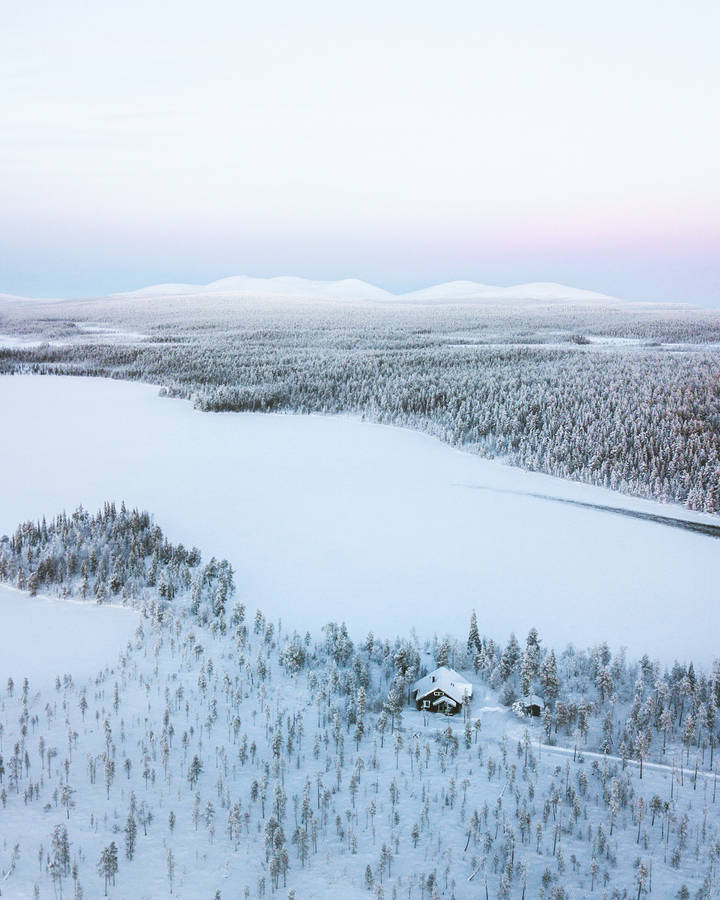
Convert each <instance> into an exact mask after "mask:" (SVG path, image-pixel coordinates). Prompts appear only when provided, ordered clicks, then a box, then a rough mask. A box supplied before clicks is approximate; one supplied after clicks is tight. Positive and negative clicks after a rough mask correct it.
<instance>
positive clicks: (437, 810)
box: [0, 502, 720, 900]
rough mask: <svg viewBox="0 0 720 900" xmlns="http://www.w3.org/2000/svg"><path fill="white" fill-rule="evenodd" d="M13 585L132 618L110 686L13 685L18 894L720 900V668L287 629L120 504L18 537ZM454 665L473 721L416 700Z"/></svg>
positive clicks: (8, 841)
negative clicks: (466, 687)
mask: <svg viewBox="0 0 720 900" xmlns="http://www.w3.org/2000/svg"><path fill="white" fill-rule="evenodd" d="M0 580H2V581H3V582H5V583H6V584H9V585H12V586H13V587H16V588H20V589H23V590H25V591H27V592H28V593H29V594H30V595H36V596H42V595H51V596H58V597H63V596H65V597H74V598H84V599H82V601H81V602H84V603H86V604H92V605H94V606H97V607H99V608H102V607H103V605H105V606H106V605H108V604H110V605H117V604H121V605H124V606H127V607H131V608H134V609H135V610H137V615H138V625H137V629H136V631H135V635H134V638H133V639H132V640H131V641H130V642H129V643H128V644H127V646H125V647H124V648H122V649H121V652H120V654H119V656H118V658H117V659H116V660H108V664H107V666H106V667H104V668H103V669H102V671H100V672H98V673H97V676H96V677H94V678H92V679H89V680H82V681H75V680H74V679H73V677H72V675H71V674H69V673H68V672H64V671H60V672H58V673H57V677H56V679H55V681H54V684H53V683H50V684H49V685H42V686H41V687H40V688H38V687H36V686H35V685H34V684H33V683H32V679H29V678H28V676H27V673H25V672H22V671H18V672H16V673H14V675H13V677H11V678H9V679H8V681H7V684H6V685H3V686H2V693H1V694H0V757H2V758H1V759H0V803H1V808H0V822H2V838H1V843H0V891H2V896H9V897H33V898H44V897H62V896H65V897H73V898H75V900H78V898H82V897H100V896H103V895H107V896H112V897H118V898H119V897H128V898H130V897H132V898H140V897H148V898H149V897H153V898H155V897H160V896H168V897H169V896H171V895H172V896H179V897H183V896H184V897H193V898H198V897H207V898H208V900H221V898H225V900H227V898H235V897H242V898H246V900H247V898H262V897H272V896H279V897H287V898H289V900H293V898H297V900H300V898H306V897H323V896H328V895H331V894H333V892H337V895H338V896H340V895H342V896H343V897H358V898H360V897H368V896H370V897H374V898H388V900H389V898H405V897H407V898H408V900H414V898H417V900H434V898H439V897H447V898H452V897H455V898H465V897H467V898H478V897H486V898H489V897H493V898H495V897H497V898H511V897H512V898H526V897H527V898H530V897H540V898H554V900H561V898H576V897H578V898H579V897H594V896H597V897H598V898H601V897H602V898H626V897H633V898H638V900H639V898H642V897H644V896H647V895H654V896H658V897H664V898H665V897H667V898H669V897H678V898H689V897H697V898H706V897H707V898H710V897H716V896H718V890H719V889H720V882H719V873H718V860H719V859H720V815H719V811H720V810H719V808H718V805H717V804H716V799H717V797H716V787H717V785H716V782H717V761H716V759H715V748H716V743H717V741H718V737H719V734H720V722H718V707H720V665H718V666H716V667H714V668H713V670H712V671H709V672H703V671H697V670H696V669H695V668H694V666H693V665H692V663H690V664H688V665H680V664H676V665H674V666H673V667H671V668H664V667H661V666H660V665H659V664H658V663H656V662H654V661H653V660H651V659H650V658H649V657H648V656H643V657H642V658H641V659H639V660H630V659H627V658H626V656H625V654H624V653H622V652H620V653H615V654H613V653H611V652H610V650H609V649H608V647H607V646H606V645H602V644H601V645H599V646H595V647H590V648H587V649H582V650H580V649H575V648H573V647H567V648H565V649H562V648H552V647H546V646H545V645H544V642H543V640H542V636H541V635H539V634H538V632H537V631H536V630H535V629H531V630H530V632H529V633H528V634H527V636H525V637H522V638H521V639H518V638H517V637H516V636H515V635H512V634H511V635H509V636H508V637H507V638H505V639H504V640H503V641H501V640H499V637H500V636H498V635H493V636H488V635H485V634H483V628H482V622H483V611H482V609H481V608H478V609H477V610H475V611H471V610H468V622H469V627H468V632H467V635H462V636H459V635H439V636H436V637H435V638H434V639H432V640H428V641H423V642H420V641H419V640H418V639H417V637H415V636H414V634H413V633H411V634H409V635H406V636H396V637H391V636H386V635H374V634H372V633H370V634H368V635H363V636H360V635H351V634H350V633H348V629H347V628H346V627H345V625H343V624H342V623H337V622H330V623H328V624H327V625H326V626H325V627H324V628H323V629H322V632H321V633H319V634H314V635H312V634H310V633H304V634H300V633H296V632H293V633H288V632H287V631H286V630H285V629H284V628H283V623H282V621H279V620H278V621H270V620H268V619H267V618H266V617H265V616H264V615H263V613H262V612H261V611H251V610H249V609H246V607H245V605H244V604H243V603H241V602H239V601H238V600H237V599H236V596H235V594H236V582H240V583H241V582H242V573H241V572H233V571H232V569H231V567H230V566H229V564H228V563H227V562H225V561H222V560H216V559H211V560H210V561H209V562H207V563H203V560H202V559H201V556H200V553H199V551H198V550H197V549H195V548H190V549H186V548H184V547H183V546H181V545H173V544H171V543H170V542H168V541H167V539H166V538H165V536H164V535H163V532H162V530H161V529H160V528H159V527H158V526H157V525H156V524H155V523H154V522H153V520H152V518H151V516H150V515H149V514H148V513H147V512H141V511H138V510H130V509H128V508H126V507H125V505H124V504H121V505H120V506H116V505H115V504H114V503H112V502H107V503H106V504H105V505H104V506H103V508H102V509H101V510H99V511H98V512H96V513H93V514H91V513H89V512H88V511H86V510H84V509H82V508H80V509H78V510H76V511H75V512H74V513H72V514H65V513H63V514H60V515H58V516H56V517H55V518H53V519H50V520H42V521H40V522H25V523H24V524H22V525H20V526H19V527H18V528H17V530H16V531H15V532H14V533H13V534H11V535H8V536H4V537H3V538H2V539H1V540H0ZM25 602H30V601H29V600H26V601H25ZM53 639H55V640H62V636H61V635H58V636H55V637H54V638H53ZM437 665H450V666H452V667H454V668H455V669H458V670H460V671H461V672H462V673H464V675H465V677H466V678H467V679H468V680H470V681H471V682H472V683H473V686H474V690H473V699H472V702H471V703H469V704H466V705H465V706H464V709H463V714H462V715H459V716H455V717H446V716H444V715H441V714H432V713H427V712H424V711H417V710H416V709H415V705H414V703H412V702H411V701H412V693H411V692H412V686H413V684H414V682H415V681H416V680H417V679H418V678H419V677H421V676H422V675H424V674H425V673H427V672H428V671H431V670H432V669H433V668H435V666H437ZM71 666H72V660H68V668H71ZM531 693H532V694H537V695H539V696H540V697H541V698H542V700H543V701H544V709H543V712H542V715H541V716H540V717H528V716H526V715H524V713H523V707H522V704H521V703H518V702H517V701H518V699H519V698H521V697H524V696H526V695H528V694H531Z"/></svg>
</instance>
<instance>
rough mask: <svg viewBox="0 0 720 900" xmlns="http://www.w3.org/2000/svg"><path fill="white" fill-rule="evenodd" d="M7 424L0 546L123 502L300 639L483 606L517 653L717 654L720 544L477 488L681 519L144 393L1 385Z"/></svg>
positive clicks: (442, 625) (414, 444)
mask: <svg viewBox="0 0 720 900" xmlns="http://www.w3.org/2000/svg"><path fill="white" fill-rule="evenodd" d="M0 416H1V419H0V426H1V434H2V440H1V441H0V473H2V474H1V475H0V534H3V533H10V532H11V531H12V530H13V529H14V528H15V527H16V525H17V524H18V523H19V522H20V521H22V520H25V519H28V518H32V519H35V518H40V517H42V516H43V515H45V516H52V515H54V514H55V513H57V512H59V511H60V510H62V509H65V510H72V509H74V508H75V507H76V506H78V505H79V504H83V505H84V506H85V507H87V508H89V509H95V508H97V507H99V506H101V505H102V503H103V502H104V501H105V500H115V501H118V502H119V501H120V500H123V499H124V500H125V501H126V502H127V503H128V504H129V505H132V506H138V507H140V508H144V509H148V510H149V511H150V512H151V513H153V515H154V516H155V518H156V521H157V522H158V524H159V525H160V526H161V527H162V528H163V529H164V530H165V531H166V533H167V535H168V537H169V539H170V540H172V541H173V542H178V541H182V542H183V543H184V544H186V545H193V544H194V545H197V546H198V547H200V549H201V550H202V552H203V554H204V555H205V556H206V557H207V556H209V555H211V554H213V555H215V556H221V557H222V556H224V557H227V558H228V559H229V560H230V561H231V562H232V564H233V566H234V568H235V569H236V573H237V575H236V582H237V585H238V599H240V600H242V601H245V602H247V603H248V605H249V608H251V609H255V608H260V609H262V610H263V612H265V614H266V615H268V616H271V617H282V619H283V621H284V622H285V623H286V624H287V625H288V626H290V627H295V628H298V629H303V630H304V629H306V628H309V629H311V630H313V629H314V630H317V629H318V628H319V627H320V626H321V625H322V624H324V623H325V622H327V621H328V620H331V619H332V620H337V621H340V620H345V621H347V623H348V625H349V627H350V629H351V632H352V634H353V635H354V636H355V637H358V638H360V637H362V636H364V634H365V633H366V632H367V631H368V630H371V629H372V630H373V631H375V632H376V633H377V634H378V635H382V636H385V635H393V634H395V633H407V632H408V630H409V629H411V628H415V629H416V631H417V632H418V634H419V635H420V636H421V637H423V636H427V635H431V634H432V633H434V632H437V633H439V634H444V633H451V634H454V635H456V636H463V635H464V634H465V632H466V630H467V623H468V619H469V614H470V610H471V609H472V608H473V607H474V608H476V609H477V611H478V616H479V620H480V627H481V631H483V632H484V633H485V634H487V635H489V636H492V637H494V638H496V639H499V640H502V641H504V640H505V639H506V638H507V635H508V633H509V632H510V631H511V630H514V631H516V632H517V633H518V634H519V635H521V636H522V635H524V634H525V633H526V632H527V630H528V628H529V627H530V626H535V627H537V628H538V629H539V631H540V634H541V637H542V638H543V640H544V641H545V643H546V645H548V646H555V647H562V646H564V645H565V644H566V643H567V642H569V641H573V642H575V643H576V644H577V645H578V646H586V645H591V644H594V643H596V642H599V641H602V640H607V641H608V643H609V644H610V645H611V647H613V648H617V647H619V646H627V647H628V649H629V651H630V653H631V654H632V655H639V654H641V653H643V652H647V653H648V654H649V655H650V656H651V658H658V659H660V660H661V661H662V662H664V663H671V662H672V661H673V659H674V658H675V657H678V658H680V659H685V660H686V661H687V660H688V659H690V658H692V659H693V660H694V661H695V662H696V663H700V664H702V665H703V666H708V665H709V664H710V663H711V661H712V659H713V658H714V656H715V655H716V654H717V647H716V635H717V629H718V625H719V624H720V614H719V613H718V610H717V600H716V595H717V591H716V583H715V577H714V572H715V569H716V565H717V558H718V549H719V545H718V543H717V541H716V540H715V539H713V538H710V537H705V536H702V535H698V534H692V533H689V532H683V531H680V530H678V529H674V528H668V527H666V526H662V525H658V524H654V523H651V522H644V521H639V520H633V519H626V518H622V517H619V516H616V515H613V514H608V513H603V512H598V511H594V510H588V509H581V508H577V507H571V506H565V505H563V504H558V503H552V502H548V501H545V500H542V499H537V498H532V497H526V496H521V495H518V494H505V493H497V492H495V491H488V490H476V489H473V488H475V487H478V486H481V487H490V488H499V489H503V490H513V491H528V492H534V493H542V494H549V495H554V496H560V497H570V498H573V499H580V500H585V501H590V502H596V503H610V504H614V505H618V506H620V505H624V506H628V507H632V508H634V509H642V510H646V511H651V512H657V513H659V514H661V515H671V514H673V508H671V507H668V506H664V505H661V504H655V503H650V502H646V501H639V500H633V499H631V498H625V497H621V496H620V495H618V494H614V493H611V492H609V491H604V490H601V489H597V488H591V487H588V486H584V485H577V484H572V483H569V482H565V481H562V480H560V479H555V478H551V477H549V476H544V475H538V474H533V473H528V472H524V471H521V470H518V469H515V468H511V467H509V466H505V465H503V464H501V463H498V462H494V461H488V460H483V459H480V458H479V457H476V456H474V455H471V454H467V453H463V452H460V451H457V450H454V449H452V448H450V447H448V446H446V445H444V444H442V443H441V442H440V441H437V440H435V439H433V438H430V437H427V436H425V435H422V434H417V433H415V432H412V431H409V430H405V429H400V428H396V427H390V426H383V425H374V424H368V423H365V422H362V421H360V420H357V419H352V418H340V417H322V416H294V415H262V414H236V413H219V414H209V413H201V412H198V411H196V410H193V409H192V407H191V405H190V404H189V403H188V402H186V401H182V400H171V399H167V398H160V397H159V396H158V390H157V388H156V387H153V386H149V385H143V384H137V383H126V382H118V381H111V380H103V379H91V378H71V377H62V376H53V377H49V376H43V377H39V376H29V375H28V376H7V377H2V378H0ZM675 512H676V513H677V514H678V515H679V516H681V517H682V516H684V511H683V510H680V509H679V508H676V509H675ZM706 518H707V519H708V521H713V519H711V518H710V517H706ZM715 521H716V520H715Z"/></svg>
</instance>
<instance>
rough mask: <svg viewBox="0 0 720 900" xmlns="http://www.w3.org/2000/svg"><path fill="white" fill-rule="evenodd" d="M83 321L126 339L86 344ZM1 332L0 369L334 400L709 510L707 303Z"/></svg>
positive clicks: (478, 308) (324, 408)
mask: <svg viewBox="0 0 720 900" xmlns="http://www.w3.org/2000/svg"><path fill="white" fill-rule="evenodd" d="M88 322H90V323H91V325H90V327H89V326H88ZM98 322H100V323H102V325H103V326H105V327H107V328H109V329H110V330H112V329H116V332H115V333H116V334H118V335H120V337H121V338H122V335H123V333H127V332H128V331H130V332H132V334H133V336H132V339H130V340H124V341H120V342H118V341H117V340H113V341H98V340H97V339H94V338H93V334H92V330H91V328H94V329H97V328H98V325H97V323H98ZM93 323H94V324H93ZM0 331H4V332H6V333H11V334H15V335H20V336H21V337H24V338H32V341H33V342H32V346H25V347H23V346H22V345H20V346H14V347H6V348H4V349H0V371H1V372H5V373H9V372H19V371H32V372H46V373H69V374H75V375H95V376H98V375H105V376H111V377H114V378H128V379H139V380H144V381H149V382H152V383H156V384H158V385H161V386H162V387H163V388H164V389H165V390H166V391H167V392H168V393H169V394H171V395H172V396H179V397H187V398H189V399H191V400H192V402H193V403H194V404H195V406H196V407H197V408H199V409H202V410H207V411H245V410H251V411H281V410H285V411H292V412H301V413H307V412H322V413H340V412H343V413H348V412H349V413H353V414H358V415H362V416H365V417H367V418H368V419H370V420H372V421H379V422H387V423H395V424H399V425H404V426H409V427H411V428H416V429H419V430H422V431H425V432H428V433H430V434H433V435H435V436H437V437H439V438H441V439H442V440H444V441H447V442H449V443H451V444H453V445H455V446H460V447H463V448H465V449H467V450H470V451H472V452H476V453H479V454H482V455H484V456H489V457H496V458H501V459H503V460H506V461H507V462H510V463H512V464H514V465H518V466H521V467H523V468H526V469H531V470H534V471H539V472H544V473H547V474H551V475H556V476H560V477H562V478H570V479H575V480H579V481H583V482H586V483H589V484H594V485H601V486H604V487H608V488H611V489H613V490H617V491H621V492H625V493H630V494H634V495H637V496H640V497H647V498H653V499H657V500H661V501H665V502H671V503H680V504H683V505H684V506H686V507H687V508H689V509H692V510H699V511H704V512H710V513H714V512H717V511H719V510H720V356H719V355H718V342H720V317H718V316H717V314H716V313H714V312H711V311H707V310H704V311H702V310H693V309H691V308H687V309H683V308H682V307H667V308H665V307H660V308H657V307H650V306H647V307H645V306H643V305H642V304H635V305H632V304H623V303H617V304H614V305H612V304H605V305H596V306H588V305H587V304H586V305H578V304H576V305H574V306H573V305H560V304H554V305H553V304H542V303H539V302H538V303H534V304H524V305H516V306H507V305H503V306H498V305H497V304H494V305H493V304H473V303H468V304H465V305H448V304H436V305H432V304H415V305H409V304H398V305H397V306H395V305H393V306H388V305H387V304H385V305H384V304H372V303H361V302H357V301H356V302H350V301H348V302H347V303H339V302H333V303H316V304H306V303H303V302H301V301H297V302H290V303H287V302H281V301H278V302H269V301H267V300H266V301H264V302H261V301H257V302H255V303H253V302H250V301H248V300H243V301H238V300H237V299H235V300H233V299H232V298H228V299H227V301H223V299H222V298H221V299H220V300H218V299H217V298H212V299H211V298H201V299H200V300H197V299H196V298H193V302H189V301H187V300H186V299H185V298H181V299H180V300H178V299H177V298H164V299H162V300H158V299H154V300H135V301H132V302H130V301H127V300H126V301H120V300H113V299H112V298H109V299H107V300H103V301H102V302H101V303H99V302H94V303H86V304H82V303H79V302H78V303H75V304H73V303H68V304H62V307H61V308H60V309H58V308H57V307H53V306H51V305H47V306H42V305H40V306H38V307H36V312H35V315H34V317H33V316H32V315H31V316H28V314H27V308H26V307H23V308H22V310H21V311H20V312H18V311H17V310H15V311H13V308H6V311H5V314H4V315H2V316H0Z"/></svg>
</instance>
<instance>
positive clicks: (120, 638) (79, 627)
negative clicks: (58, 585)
mask: <svg viewBox="0 0 720 900" xmlns="http://www.w3.org/2000/svg"><path fill="white" fill-rule="evenodd" d="M138 621H139V616H138V613H137V611H136V610H134V609H131V608H129V607H122V606H119V605H115V604H113V605H110V604H107V603H105V604H102V605H98V604H96V603H87V602H83V601H81V600H73V599H71V598H68V599H60V598H58V597H43V596H37V597H30V596H28V595H27V593H26V592H25V591H19V590H17V589H16V588H11V587H8V586H7V585H0V622H1V623H2V630H1V632H0V633H1V634H2V637H1V638H0V684H1V685H2V686H3V687H5V685H6V684H7V681H8V678H12V679H13V681H14V682H15V684H17V685H18V687H20V686H21V685H22V682H23V679H24V678H27V679H28V680H29V681H30V685H31V687H32V688H33V689H36V688H40V687H43V688H47V687H49V686H52V685H53V684H54V683H55V679H56V677H58V676H60V678H62V676H63V675H65V674H66V673H70V674H72V676H73V678H91V677H93V676H94V675H95V674H96V673H97V672H99V671H100V670H101V669H104V668H105V666H107V665H112V664H114V662H115V659H116V658H117V655H118V653H119V652H120V650H121V649H122V648H123V647H124V646H125V644H126V643H127V642H128V640H129V639H130V638H131V637H132V635H133V633H134V631H135V629H136V628H137V625H138Z"/></svg>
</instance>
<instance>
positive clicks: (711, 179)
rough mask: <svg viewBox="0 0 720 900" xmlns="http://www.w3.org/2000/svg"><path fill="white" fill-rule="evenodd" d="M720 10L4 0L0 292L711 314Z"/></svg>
mask: <svg viewBox="0 0 720 900" xmlns="http://www.w3.org/2000/svg"><path fill="white" fill-rule="evenodd" d="M719 26H720V6H719V5H718V4H717V3H715V2H710V0H698V2H693V3H690V4H679V3H676V4H667V3H657V2H650V0H636V2H633V3H632V4H627V3H621V2H619V0H608V2H606V3H603V4H596V5H590V4H578V3H577V2H571V0H562V2H559V0H550V2H547V3H542V4H539V3H536V2H531V0H518V2H514V3H507V4H497V3H492V4H491V3H486V2H478V0H472V2H470V0H459V2H457V3H453V4H451V5H449V6H444V7H442V6H439V5H438V4H436V3H430V2H425V0H419V2H406V0H398V2H394V3H390V4H388V3H380V2H376V0H369V2H367V3H363V4H334V3H328V2H319V0H308V2H306V3H303V4H298V3H291V2H290V0H269V2H267V3H263V4H257V3H252V4H251V3H246V2H237V0H234V2H231V0H208V2H206V3H204V4H203V5H202V6H200V5H199V4H197V3H196V2H194V0H193V2H190V0H176V2H173V3H169V2H165V0H143V2H141V0H126V2H125V3H122V4H100V3H98V4H87V3H85V2H83V0H65V2H64V3H62V4H49V3H47V2H41V0H23V2H20V0H10V2H9V3H8V4H6V6H5V7H4V8H3V28H2V29H0V83H2V84H3V87H4V89H3V91H2V94H1V95H0V116H1V119H0V121H2V129H1V134H0V209H2V216H0V292H2V291H7V292H14V293H27V294H35V295H37V294H54V295H60V296H62V295H71V294H98V293H103V292H105V291H111V290H121V289H127V288H133V287H138V286H140V285H142V284H145V283H149V282H157V281H168V280H170V281H197V282H202V281H210V280H212V279H214V278H218V277H221V276H223V275H229V274H237V273H241V272H246V273H249V274H256V275H278V274H297V275H304V276H309V277H316V278H338V277H344V276H356V277H361V278H365V279H367V280H370V281H374V282H376V283H379V284H381V285H383V286H386V287H389V288H391V289H403V288H413V287H419V286H422V285H425V284H427V283H430V282H437V281H444V280H451V279H456V278H469V279H474V280H478V281H484V282H494V283H517V282H522V281H539V280H552V281H564V282H570V283H574V284H577V285H578V286H582V287H587V288H592V289H595V290H601V291H604V292H607V293H613V294H617V295H620V296H627V297H631V298H638V299H659V300H671V299H672V300H686V301H690V302H695V303H701V304H704V305H720V166H718V164H717V160H718V159H719V158H720V117H719V116H718V115H717V110H718V109H720V56H719V55H718V53H717V48H716V46H715V44H716V37H717V34H718V33H720V28H719Z"/></svg>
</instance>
